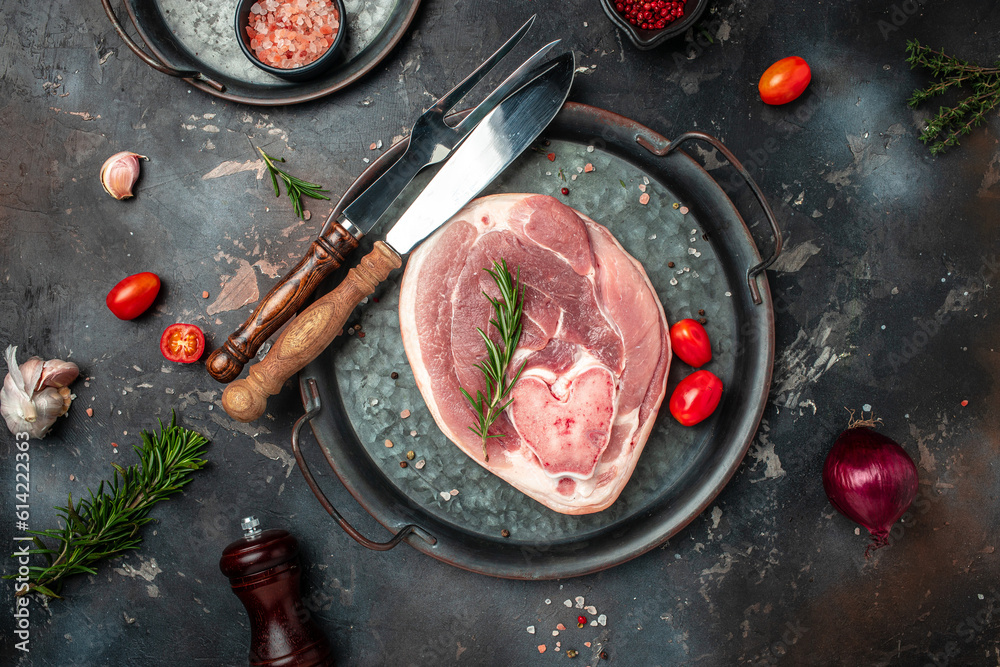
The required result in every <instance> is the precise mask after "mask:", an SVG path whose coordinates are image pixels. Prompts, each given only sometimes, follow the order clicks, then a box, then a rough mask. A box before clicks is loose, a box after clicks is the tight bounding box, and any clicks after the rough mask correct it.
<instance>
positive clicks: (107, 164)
mask: <svg viewBox="0 0 1000 667" xmlns="http://www.w3.org/2000/svg"><path fill="white" fill-rule="evenodd" d="M139 158H142V159H143V160H148V159H149V158H148V157H146V156H145V155H139V154H138V153H132V152H130V151H122V152H121V153H115V154H114V155H112V156H111V157H109V158H108V159H107V160H105V161H104V166H102V167H101V185H103V186H104V190H105V191H106V192H107V193H108V194H109V195H111V196H112V197H114V198H115V199H126V198H128V197H131V196H132V186H133V185H135V182H136V181H137V180H138V179H139Z"/></svg>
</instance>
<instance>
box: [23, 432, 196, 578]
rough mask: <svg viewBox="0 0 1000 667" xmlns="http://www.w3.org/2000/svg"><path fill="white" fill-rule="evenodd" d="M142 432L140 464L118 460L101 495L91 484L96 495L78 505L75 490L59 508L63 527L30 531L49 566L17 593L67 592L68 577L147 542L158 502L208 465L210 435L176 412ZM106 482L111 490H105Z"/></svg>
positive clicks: (36, 570)
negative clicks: (181, 422)
mask: <svg viewBox="0 0 1000 667" xmlns="http://www.w3.org/2000/svg"><path fill="white" fill-rule="evenodd" d="M141 437H142V446H138V445H136V446H134V447H133V449H135V451H136V453H137V454H138V455H139V463H138V464H137V465H134V466H131V467H129V468H122V467H121V466H120V465H118V464H117V463H112V464H111V465H112V466H114V468H115V473H114V478H113V479H112V480H111V481H110V482H101V484H100V486H99V487H98V488H97V493H96V494H95V493H94V492H93V491H91V490H90V489H87V493H88V494H89V496H90V498H89V499H87V498H85V499H82V500H80V501H79V502H77V503H76V504H75V505H74V503H73V494H70V496H69V502H68V503H67V505H66V507H56V509H57V510H59V516H60V518H61V519H62V520H63V522H64V523H65V526H64V527H63V528H61V529H50V530H42V531H36V530H33V531H30V532H31V533H33V534H34V535H35V537H34V538H33V540H34V543H35V546H36V547H38V548H37V549H31V550H29V551H28V553H31V554H43V555H44V556H45V558H46V560H47V561H48V565H47V566H45V567H39V566H30V567H29V568H28V571H29V574H28V581H29V585H28V587H27V589H23V588H22V589H20V590H18V592H17V595H25V594H27V593H30V592H32V591H34V592H36V593H41V594H43V595H47V596H49V597H54V598H57V597H61V596H60V595H59V591H60V590H61V588H62V583H63V579H64V578H65V577H68V576H70V575H73V574H80V573H84V572H86V573H89V574H96V573H97V571H96V570H95V569H94V567H93V566H94V565H95V564H96V563H97V562H98V561H100V560H102V559H104V558H110V557H113V556H118V555H120V554H122V553H123V552H125V551H128V550H129V549H138V548H139V544H140V543H141V542H142V536H141V535H139V534H138V533H139V528H141V527H142V526H143V525H145V524H147V523H149V522H150V521H152V519H151V518H150V517H149V511H150V509H151V508H152V507H153V505H155V504H156V503H158V502H159V501H161V500H164V499H166V498H167V497H168V496H170V495H172V494H174V493H176V492H177V491H179V490H180V489H181V488H182V487H183V486H184V485H185V484H187V483H188V482H189V481H191V480H190V479H189V476H190V474H191V473H192V472H194V471H195V470H198V469H200V468H203V467H204V466H205V463H206V461H205V460H204V459H202V458H201V456H202V454H204V447H205V445H206V444H208V440H206V439H205V437H204V436H202V435H201V434H199V433H195V432H194V431H189V430H187V429H185V428H183V427H181V426H177V425H176V417H174V418H173V419H171V420H170V425H169V426H167V427H164V426H163V422H160V432H159V433H157V434H155V435H153V434H150V433H148V432H146V431H143V432H142V436H141ZM105 484H107V487H108V491H109V492H110V493H105ZM43 537H44V538H46V539H49V540H55V541H56V545H55V546H54V547H52V548H50V547H49V546H47V545H46V543H45V542H44V541H43V540H42V539H41V538H43ZM15 555H20V554H15ZM13 576H14V575H7V576H6V577H5V578H7V579H9V578H12V577H13Z"/></svg>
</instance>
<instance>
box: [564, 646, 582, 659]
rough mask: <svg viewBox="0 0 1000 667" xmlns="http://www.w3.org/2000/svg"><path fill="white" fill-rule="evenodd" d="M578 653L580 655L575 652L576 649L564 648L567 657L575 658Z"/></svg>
mask: <svg viewBox="0 0 1000 667" xmlns="http://www.w3.org/2000/svg"><path fill="white" fill-rule="evenodd" d="M578 655H580V654H579V653H577V652H576V650H574V649H571V648H568V649H566V657H567V658H575V657H576V656H578Z"/></svg>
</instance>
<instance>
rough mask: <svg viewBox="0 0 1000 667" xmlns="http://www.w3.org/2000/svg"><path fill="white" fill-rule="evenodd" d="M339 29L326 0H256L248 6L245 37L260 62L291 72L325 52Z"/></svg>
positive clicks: (330, 4)
mask: <svg viewBox="0 0 1000 667" xmlns="http://www.w3.org/2000/svg"><path fill="white" fill-rule="evenodd" d="M339 30H340V15H339V13H338V12H337V8H336V7H335V6H334V4H333V2H331V1H330V0H260V1H259V2H255V3H254V4H253V6H252V7H250V22H249V25H247V36H248V37H249V38H250V48H251V49H252V50H253V52H254V55H256V56H257V59H258V60H260V61H261V62H262V63H264V64H265V65H270V66H271V67H279V68H281V69H293V68H296V67H302V66H304V65H308V64H309V63H311V62H313V61H315V60H316V59H317V58H319V57H320V56H322V55H323V54H324V53H326V52H327V50H328V49H329V48H330V46H331V45H332V44H333V41H334V39H335V38H336V36H337V32H338V31H339Z"/></svg>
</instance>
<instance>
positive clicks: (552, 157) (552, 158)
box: [545, 153, 556, 162]
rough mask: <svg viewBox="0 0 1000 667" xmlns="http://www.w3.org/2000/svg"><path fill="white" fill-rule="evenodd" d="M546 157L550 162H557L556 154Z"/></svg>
mask: <svg viewBox="0 0 1000 667" xmlns="http://www.w3.org/2000/svg"><path fill="white" fill-rule="evenodd" d="M545 157H547V158H548V159H549V162H555V161H556V154H555V153H549V154H548V155H546V156H545Z"/></svg>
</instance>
